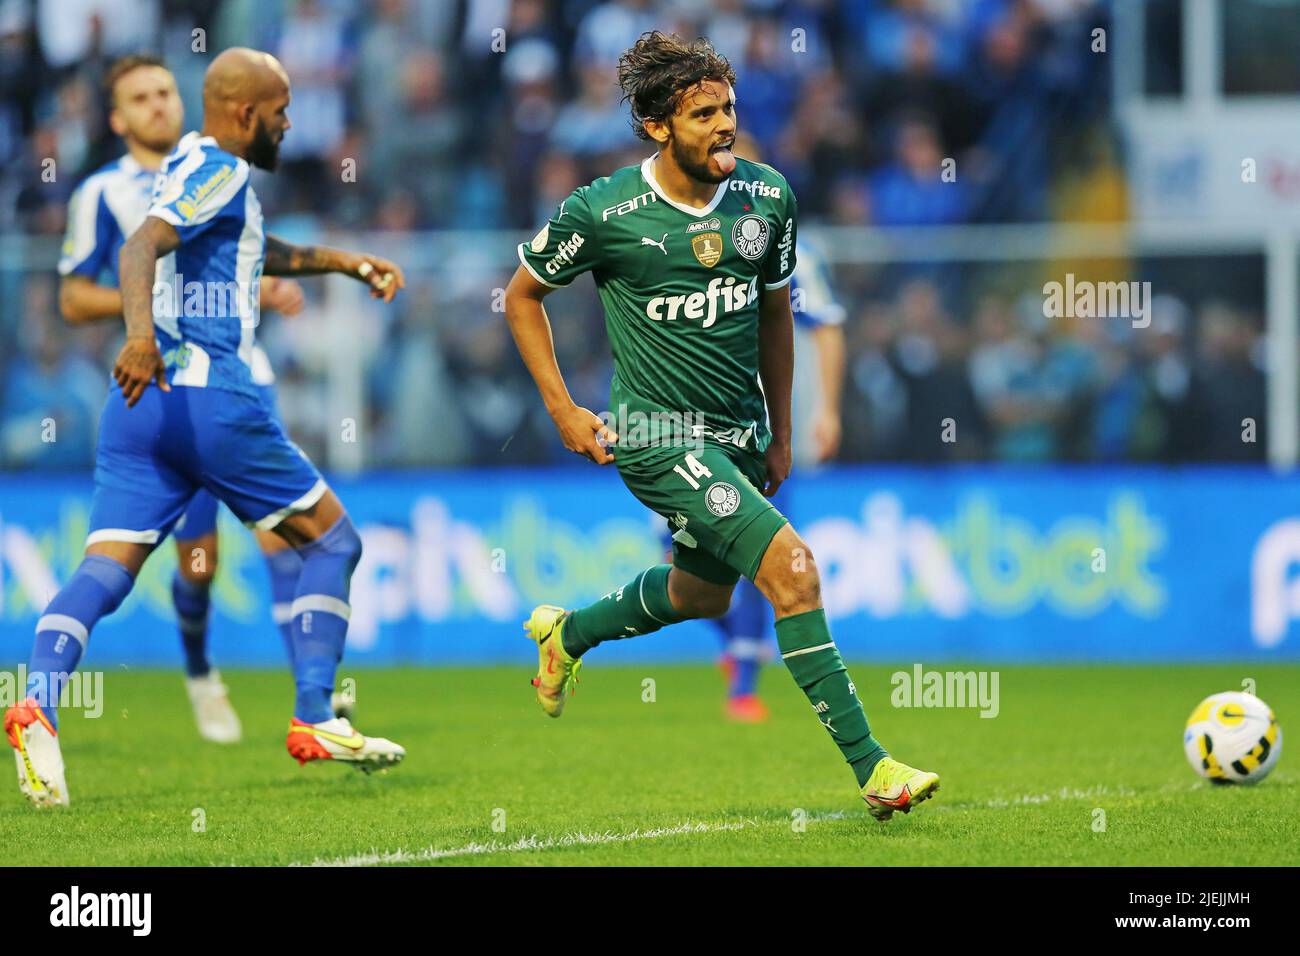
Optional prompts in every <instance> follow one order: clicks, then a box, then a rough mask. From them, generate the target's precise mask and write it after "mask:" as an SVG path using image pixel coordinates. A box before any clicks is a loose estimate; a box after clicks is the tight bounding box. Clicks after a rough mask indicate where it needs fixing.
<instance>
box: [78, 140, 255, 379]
mask: <svg viewBox="0 0 1300 956" xmlns="http://www.w3.org/2000/svg"><path fill="white" fill-rule="evenodd" d="M191 135H194V134H191ZM182 142H183V141H182ZM178 148H179V147H178ZM155 178H156V173H155V171H154V170H152V169H146V168H145V167H143V166H141V165H140V164H139V163H138V162H137V161H136V160H135V158H134V157H132V156H131V154H130V153H128V154H127V155H125V156H123V157H121V158H120V159H115V160H113V161H112V162H111V163H106V164H105V165H103V166H101V167H100V168H99V169H97V170H95V171H94V172H93V173H91V174H90V175H89V176H87V177H86V178H85V179H84V180H82V182H81V185H80V186H78V187H77V189H76V191H75V192H74V193H73V194H72V200H71V202H70V203H69V204H68V227H67V231H66V233H65V235H64V238H63V249H62V253H61V256H60V258H59V275H62V276H70V275H78V276H85V277H86V278H88V279H90V280H91V281H94V282H106V283H107V284H109V285H113V286H117V285H119V281H118V272H117V255H118V253H119V252H120V251H121V249H122V244H123V243H125V242H126V240H127V237H128V236H130V235H131V233H133V232H135V231H136V230H137V229H139V228H140V225H141V224H142V223H143V222H144V218H145V215H146V213H147V212H148V211H149V205H150V202H151V200H152V198H153V187H154V180H155ZM250 364H251V371H252V378H253V384H255V385H258V386H268V385H274V384H275V373H274V372H273V371H272V370H271V362H270V360H269V359H268V358H267V357H266V353H265V352H263V351H262V349H261V347H260V346H257V345H254V346H253V352H252V355H251V358H250Z"/></svg>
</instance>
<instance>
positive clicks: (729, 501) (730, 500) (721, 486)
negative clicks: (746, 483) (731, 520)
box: [704, 481, 740, 518]
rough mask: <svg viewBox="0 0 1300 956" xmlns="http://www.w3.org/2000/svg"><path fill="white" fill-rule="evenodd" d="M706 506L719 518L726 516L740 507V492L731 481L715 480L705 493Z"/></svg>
mask: <svg viewBox="0 0 1300 956" xmlns="http://www.w3.org/2000/svg"><path fill="white" fill-rule="evenodd" d="M704 506H705V507H706V508H708V509H709V511H711V512H713V513H714V514H715V515H717V516H718V517H719V518H725V517H727V515H730V514H735V512H736V509H737V508H739V507H740V492H739V491H737V490H736V486H735V485H733V484H731V483H729V482H726V481H715V482H714V483H713V484H711V485H709V490H708V491H706V492H705V493H704Z"/></svg>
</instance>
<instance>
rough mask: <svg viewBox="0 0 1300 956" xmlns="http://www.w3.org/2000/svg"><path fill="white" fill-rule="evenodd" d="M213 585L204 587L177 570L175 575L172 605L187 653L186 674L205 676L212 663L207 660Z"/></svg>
mask: <svg viewBox="0 0 1300 956" xmlns="http://www.w3.org/2000/svg"><path fill="white" fill-rule="evenodd" d="M211 590H212V584H211V582H204V583H202V584H200V583H198V582H195V581H191V580H189V579H188V578H185V577H182V576H181V573H180V572H179V571H177V572H176V573H175V574H174V575H173V576H172V602H173V603H174V604H175V605H176V625H177V627H179V628H180V632H181V648H182V649H183V650H184V651H185V674H186V676H188V677H203V676H205V675H206V674H207V673H208V672H209V671H210V670H212V664H211V662H209V661H208V609H209V607H210V603H211V602H210V598H209V594H210V592H211Z"/></svg>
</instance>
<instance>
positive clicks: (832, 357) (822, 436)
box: [813, 325, 845, 461]
mask: <svg viewBox="0 0 1300 956" xmlns="http://www.w3.org/2000/svg"><path fill="white" fill-rule="evenodd" d="M813 347H814V348H815V349H816V350H817V371H818V373H819V374H818V378H817V381H818V384H819V385H820V387H821V395H820V397H819V398H820V401H819V404H818V409H817V417H816V418H815V419H814V421H813V439H814V443H815V448H816V455H817V460H818V461H830V460H831V459H832V458H834V457H835V456H836V454H838V453H839V450H840V437H841V434H842V431H843V425H842V421H843V418H842V415H841V412H840V404H841V396H842V395H843V392H844V366H845V346H844V329H843V328H841V327H840V326H838V325H822V326H818V327H817V328H816V329H814V330H813Z"/></svg>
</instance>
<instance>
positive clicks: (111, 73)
mask: <svg viewBox="0 0 1300 956" xmlns="http://www.w3.org/2000/svg"><path fill="white" fill-rule="evenodd" d="M105 87H106V92H107V93H108V99H109V104H110V107H111V110H110V112H109V115H108V122H109V126H110V127H111V129H112V130H113V132H114V133H116V134H117V135H118V136H120V137H122V140H123V142H124V143H125V144H126V150H127V151H126V155H124V156H122V157H120V158H119V159H115V160H113V161H112V162H110V163H107V164H105V165H104V166H102V167H100V168H99V169H97V170H96V171H95V172H93V173H91V174H90V175H89V176H87V177H86V179H85V180H84V181H83V182H82V183H81V185H80V186H78V188H77V191H76V193H74V194H73V198H72V202H71V203H70V205H69V209H68V227H67V233H66V236H65V238H64V243H63V254H62V256H61V257H60V259H59V275H60V276H61V279H60V283H59V308H60V311H61V312H62V313H63V317H64V319H65V320H67V321H68V322H69V323H70V324H73V325H79V324H84V323H91V322H98V321H103V320H108V319H120V317H121V315H122V293H121V291H120V289H119V288H118V277H117V256H118V252H119V251H120V249H121V248H122V245H123V244H124V243H125V242H126V239H127V237H128V236H130V235H131V234H132V233H133V232H135V230H136V229H138V228H139V227H140V224H141V223H142V222H144V218H145V213H146V211H147V210H148V208H149V202H150V198H151V197H152V195H153V182H154V177H155V175H156V174H157V172H158V168H159V167H160V166H161V165H162V162H163V159H164V158H165V157H166V156H167V154H168V153H170V152H171V151H172V150H173V149H174V148H175V147H176V141H177V140H179V139H180V136H181V124H182V122H183V121H184V112H183V106H182V104H181V98H180V94H179V93H178V91H177V89H176V78H175V77H174V76H173V75H172V72H171V71H170V70H169V69H167V67H166V65H165V64H164V63H163V61H162V60H161V59H159V58H157V57H153V56H148V55H132V56H126V57H123V58H122V59H120V60H118V61H117V62H115V63H114V64H113V65H112V66H111V67H110V68H109V70H108V74H107V77H106V79H105ZM302 303H303V292H302V287H301V286H300V285H299V284H298V283H297V282H295V281H294V280H293V279H277V278H272V277H269V276H264V277H263V278H262V281H261V305H262V309H263V310H266V309H272V310H274V311H278V312H280V313H281V314H283V315H295V314H297V313H298V312H299V311H300V310H301V309H302ZM250 364H251V369H252V376H253V384H254V385H256V386H257V389H258V392H259V393H260V394H261V396H262V400H263V401H265V402H266V403H267V405H268V406H269V407H270V408H271V409H272V410H275V409H276V408H277V401H276V392H275V373H274V372H272V371H271V363H270V360H269V359H268V358H267V357H266V353H265V352H263V351H262V349H261V347H260V346H258V345H254V346H253V349H252V352H251V355H250ZM254 535H255V536H256V538H257V544H258V547H259V548H260V549H261V551H262V554H263V556H264V557H265V559H266V566H267V570H268V572H269V574H270V580H271V594H272V601H273V610H274V612H275V614H276V616H277V624H278V626H279V628H280V632H281V636H282V637H283V638H284V641H285V644H286V647H288V646H289V642H290V635H289V626H288V622H287V621H284V620H279V619H282V618H284V615H285V614H286V613H287V610H288V607H289V603H290V602H291V601H292V596H293V592H294V589H295V588H296V587H297V585H298V572H299V570H300V568H299V566H298V556H297V555H296V554H295V553H294V552H293V549H292V548H290V547H289V546H288V545H287V544H285V542H284V541H283V540H282V539H281V538H280V537H279V536H278V535H276V534H274V533H272V532H270V531H255V532H254ZM172 537H173V539H174V540H175V543H176V555H177V562H176V573H175V575H174V576H173V578H172V601H173V603H174V605H175V608H176V620H177V624H178V626H179V630H180V638H181V648H182V651H183V653H184V662H185V687H186V691H187V693H188V695H189V698H190V705H191V707H192V709H193V711H194V720H195V723H196V724H197V726H198V729H199V735H200V736H201V737H203V738H204V739H205V740H211V741H213V742H214V743H235V742H237V741H238V740H239V739H240V735H241V727H240V722H239V717H238V715H237V714H236V713H235V709H234V707H233V706H232V705H231V703H230V698H229V696H228V694H227V691H226V687H225V685H224V684H223V683H222V681H221V675H220V674H219V673H218V671H217V669H216V668H215V667H214V666H213V665H212V662H211V659H210V656H209V653H208V618H209V616H210V615H209V609H210V603H211V601H210V595H211V588H212V582H213V580H214V578H215V577H216V573H217V566H218V554H219V549H218V540H217V499H216V498H214V497H213V496H212V494H211V493H210V492H208V491H207V490H201V491H199V492H198V493H197V494H195V496H194V498H193V499H192V500H191V501H190V504H189V507H187V508H186V509H185V513H184V514H183V515H181V518H180V520H179V521H178V522H177V523H176V528H175V530H174V531H173V533H172Z"/></svg>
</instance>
